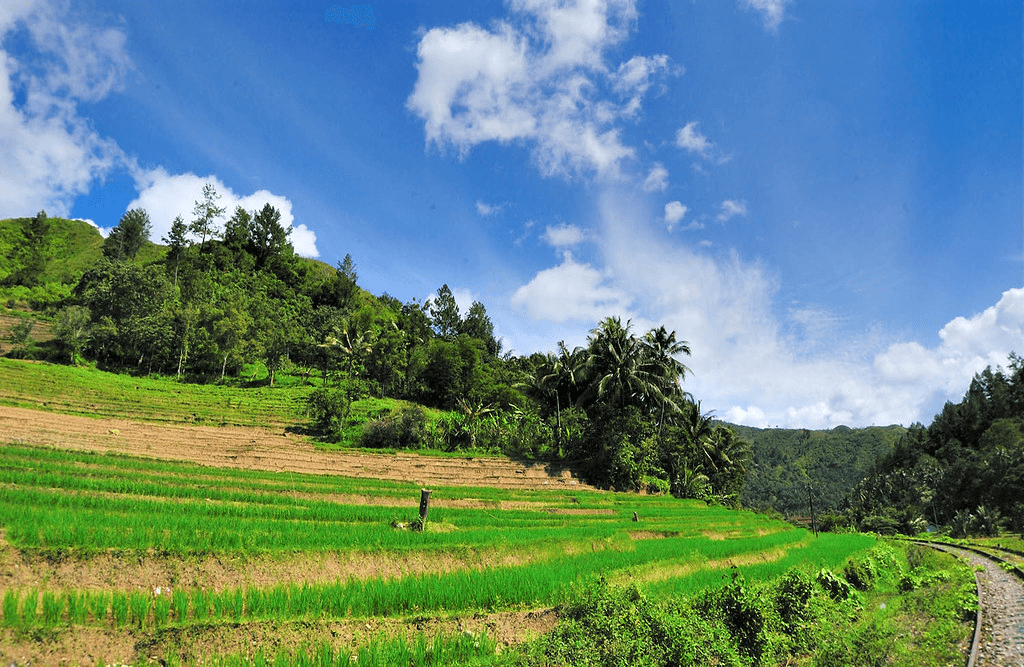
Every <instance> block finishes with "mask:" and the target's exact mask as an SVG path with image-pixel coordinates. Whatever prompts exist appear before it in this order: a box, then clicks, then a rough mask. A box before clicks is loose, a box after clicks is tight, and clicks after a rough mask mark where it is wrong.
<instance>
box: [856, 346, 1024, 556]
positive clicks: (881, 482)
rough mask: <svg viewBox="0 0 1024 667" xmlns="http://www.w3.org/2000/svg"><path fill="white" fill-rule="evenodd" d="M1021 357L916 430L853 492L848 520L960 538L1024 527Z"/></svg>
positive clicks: (983, 377) (985, 374)
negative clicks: (930, 528)
mask: <svg viewBox="0 0 1024 667" xmlns="http://www.w3.org/2000/svg"><path fill="white" fill-rule="evenodd" d="M1022 484H1024V360H1022V359H1021V358H1020V357H1018V356H1017V355H1016V354H1011V355H1010V358H1009V363H1008V368H1007V369H1006V370H1005V371H1004V370H1003V369H1002V368H997V369H995V370H993V369H992V368H991V367H990V368H986V369H985V370H984V371H982V372H981V373H979V374H977V375H976V376H975V377H974V380H973V381H972V382H971V386H970V388H969V389H968V390H967V393H966V394H965V395H964V398H963V400H962V401H961V402H960V403H956V404H954V403H950V402H947V403H946V405H945V407H943V409H942V412H941V413H940V414H938V415H936V417H935V419H934V421H933V422H932V424H931V425H930V426H928V427H927V428H925V427H924V426H923V425H921V424H915V425H914V426H912V427H911V428H910V429H909V430H908V431H907V432H906V433H905V434H904V435H903V437H902V438H901V439H900V440H899V441H898V442H897V443H896V446H895V448H894V449H893V450H892V452H890V453H889V454H887V455H886V456H883V457H881V458H880V459H879V460H878V462H877V463H876V464H875V465H874V466H873V467H872V469H871V470H870V473H869V474H868V475H867V476H865V477H864V479H863V480H861V481H860V482H859V483H858V484H857V486H856V487H855V488H854V489H853V491H852V493H851V497H850V503H849V507H848V511H847V515H848V516H849V518H850V522H851V523H852V524H854V525H857V526H858V527H860V528H861V529H875V530H878V531H879V532H882V531H898V532H901V533H905V534H917V533H919V532H921V531H922V530H924V529H925V528H926V527H927V525H928V524H929V523H930V524H932V525H935V526H945V527H946V528H947V529H948V530H949V531H950V532H951V533H952V534H953V535H955V536H968V535H995V534H997V533H998V532H999V531H1000V530H1001V529H1007V528H1009V529H1013V530H1021V529H1024V513H1022V512H1021V509H1022V507H1024V506H1022V505H1021V504H1020V489H1021V485H1022Z"/></svg>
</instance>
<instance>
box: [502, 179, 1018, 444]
mask: <svg viewBox="0 0 1024 667" xmlns="http://www.w3.org/2000/svg"><path fill="white" fill-rule="evenodd" d="M599 215H600V219H601V226H600V233H599V235H598V236H597V237H595V238H594V240H595V241H596V242H597V243H598V244H599V245H600V247H601V248H602V250H603V261H602V262H601V263H600V264H599V265H590V264H580V263H578V262H576V261H575V260H573V258H572V257H570V256H568V255H566V256H565V257H564V259H563V261H562V262H561V264H559V265H557V266H554V267H552V268H549V269H545V270H543V271H540V272H539V273H538V274H537V275H536V276H535V277H534V278H533V279H532V280H531V281H530V282H529V283H528V284H526V285H524V286H523V287H520V288H519V290H517V291H516V293H515V295H514V297H513V300H512V304H513V305H514V306H517V307H520V308H523V309H525V310H526V312H527V314H528V315H529V316H530V317H533V318H534V319H537V320H543V321H550V322H578V326H573V325H569V326H568V330H566V331H564V332H560V333H559V334H558V335H559V336H560V337H565V338H567V339H569V338H576V339H579V338H581V337H583V336H584V333H583V332H585V331H586V329H589V328H590V327H591V326H593V324H594V323H595V322H596V321H598V320H600V319H601V318H603V317H605V316H607V315H611V314H619V315H623V316H626V317H631V318H633V321H634V324H635V325H636V327H637V329H639V330H641V331H642V330H644V329H645V328H647V327H652V326H656V325H659V324H664V325H666V326H667V327H669V328H670V329H673V330H675V331H676V332H677V333H678V335H679V337H680V338H682V339H685V340H688V341H689V342H690V344H691V348H692V349H693V356H692V357H691V358H688V359H686V363H687V365H688V366H690V367H691V368H692V369H693V374H692V375H691V376H690V377H689V378H688V379H687V389H688V390H689V391H691V392H693V393H694V395H696V396H697V397H699V398H700V399H701V400H702V401H703V405H704V407H705V409H714V410H715V411H716V414H717V415H718V416H719V417H721V418H723V419H726V420H728V421H732V422H736V423H741V424H749V425H752V426H791V427H807V428H831V427H834V426H837V425H840V424H846V425H850V426H867V425H871V424H892V423H902V424H910V423H912V422H915V421H925V422H927V421H928V420H929V419H931V417H932V416H933V415H934V413H935V412H936V411H937V410H938V409H939V408H941V405H942V403H943V402H944V401H945V400H959V398H960V397H961V396H962V395H963V393H964V391H965V390H966V389H967V386H968V385H969V383H970V379H971V377H972V376H973V375H974V374H975V373H977V372H980V371H981V370H983V369H984V368H985V366H987V365H992V366H995V365H999V364H1005V363H1006V360H1007V357H1008V355H1009V353H1010V352H1012V351H1017V352H1020V348H1021V347H1022V341H1024V289H1012V290H1008V291H1006V292H1005V293H1004V294H1003V295H1002V298H1001V299H1000V300H999V302H998V303H997V304H996V305H994V306H992V307H990V308H987V309H985V310H984V311H983V312H981V313H978V314H975V315H969V316H963V317H957V318H955V319H954V320H952V321H951V322H949V323H948V324H946V325H945V326H944V327H942V329H941V330H940V331H939V339H940V341H941V342H940V343H939V344H938V345H937V346H935V347H928V346H925V345H923V344H921V343H919V342H914V341H909V342H908V341H900V342H893V341H892V340H889V339H884V338H881V337H879V336H878V335H877V334H875V333H873V332H868V333H860V332H850V331H848V330H845V329H844V328H843V327H842V322H841V319H840V318H838V317H837V316H836V315H835V314H834V313H830V312H829V311H827V310H826V309H823V308H820V307H803V308H795V309H789V310H786V311H780V309H779V308H778V307H777V304H776V297H777V293H778V281H777V278H776V277H775V276H774V275H773V274H772V273H771V272H770V271H768V270H767V269H765V267H763V266H761V265H760V264H758V263H756V262H751V261H748V260H744V259H743V258H741V257H739V256H738V255H737V254H736V253H734V252H733V253H725V254H722V255H719V254H715V255H711V254H708V253H706V252H705V251H702V250H698V249H696V248H691V247H688V246H685V245H676V246H673V245H670V244H665V243H664V242H662V241H660V240H659V239H658V237H657V235H656V234H654V231H653V230H654V226H653V224H652V223H654V222H655V221H656V218H655V217H654V216H651V215H650V214H649V213H645V212H644V205H643V202H642V201H639V200H636V199H634V198H632V197H631V196H629V195H628V194H624V193H620V192H606V193H604V194H603V195H602V198H601V202H600V210H599Z"/></svg>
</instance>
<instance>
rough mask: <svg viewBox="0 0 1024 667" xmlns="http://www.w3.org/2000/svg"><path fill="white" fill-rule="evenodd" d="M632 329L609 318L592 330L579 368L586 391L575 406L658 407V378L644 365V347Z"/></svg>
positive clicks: (613, 318)
mask: <svg viewBox="0 0 1024 667" xmlns="http://www.w3.org/2000/svg"><path fill="white" fill-rule="evenodd" d="M631 328H632V323H631V322H630V321H629V320H627V321H626V324H625V325H623V324H622V320H621V319H620V318H618V317H608V318H605V319H604V320H602V321H601V323H600V324H599V325H597V327H596V328H594V329H593V330H591V332H590V338H589V339H588V340H589V343H590V344H589V346H588V348H587V352H588V355H587V359H586V361H585V362H584V364H583V368H582V369H581V370H582V374H583V377H584V379H585V380H586V384H587V388H586V390H585V391H584V392H583V393H582V394H581V395H580V397H579V399H578V400H577V403H578V404H580V405H584V404H591V403H594V402H596V401H603V402H605V403H606V404H608V405H611V406H614V407H615V408H616V409H621V408H622V407H624V406H625V405H627V404H630V403H632V404H635V405H640V406H643V405H644V404H645V403H646V404H649V405H650V404H654V405H660V401H661V400H663V399H664V397H663V395H662V392H661V389H660V387H659V382H658V376H657V375H655V373H654V372H653V370H652V367H651V365H649V364H647V363H646V362H647V354H646V351H645V348H644V346H643V344H642V343H641V341H640V340H639V339H638V338H637V337H636V336H634V335H633V333H632V332H631V331H630V329H631Z"/></svg>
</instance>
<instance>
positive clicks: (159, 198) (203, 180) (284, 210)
mask: <svg viewBox="0 0 1024 667" xmlns="http://www.w3.org/2000/svg"><path fill="white" fill-rule="evenodd" d="M133 176H134V178H135V182H136V189H137V190H138V192H139V196H138V198H136V199H135V200H134V201H132V202H131V203H130V204H128V209H133V208H144V209H145V210H146V212H147V213H149V219H150V221H151V222H152V223H153V231H152V239H153V240H154V241H155V242H158V243H159V242H160V239H162V238H163V237H164V236H166V235H167V233H168V232H169V231H170V229H171V223H172V222H173V221H174V218H175V216H178V215H180V216H181V217H182V218H183V219H184V220H185V222H190V221H191V220H192V217H193V215H192V211H193V208H194V207H195V202H196V201H198V200H200V199H202V195H203V186H204V185H206V184H207V183H212V184H213V186H214V188H215V189H216V190H217V194H219V195H220V196H221V199H220V200H219V202H218V205H220V206H222V207H224V209H225V216H226V217H225V219H227V217H230V216H231V214H232V213H233V212H234V210H235V208H236V207H237V206H241V207H242V208H244V209H245V210H247V211H250V212H251V211H255V210H258V209H261V208H263V206H264V205H266V204H270V205H271V206H273V207H275V208H276V209H277V210H279V211H280V212H281V224H282V225H283V226H284V227H285V228H291V230H292V233H291V237H290V240H291V243H292V246H294V248H295V252H296V253H298V254H299V255H302V256H303V257H319V256H320V252H319V251H318V250H317V247H316V233H315V232H314V231H313V230H311V229H309V228H308V227H306V226H305V225H298V226H295V225H294V221H295V216H294V215H293V214H292V203H291V201H290V200H289V199H288V198H286V197H283V196H281V195H276V194H274V193H272V192H268V191H267V190H258V191H256V192H254V193H252V194H250V195H245V196H240V195H238V194H236V193H235V192H234V191H233V190H232V189H231V188H229V187H228V186H226V185H224V183H223V182H222V181H221V180H220V179H218V178H217V177H216V176H206V177H200V176H196V175H195V174H191V173H186V174H173V175H172V174H168V173H167V171H166V170H165V169H163V168H162V167H157V168H156V169H150V170H142V169H135V170H134V173H133ZM221 224H223V220H222V221H221Z"/></svg>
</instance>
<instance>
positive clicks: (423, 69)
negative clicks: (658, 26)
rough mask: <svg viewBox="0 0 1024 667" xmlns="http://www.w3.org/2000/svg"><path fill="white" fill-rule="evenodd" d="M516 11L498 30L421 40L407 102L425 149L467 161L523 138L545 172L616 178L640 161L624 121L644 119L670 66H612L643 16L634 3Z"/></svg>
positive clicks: (471, 29) (518, 7) (439, 32)
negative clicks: (611, 58) (623, 166)
mask: <svg viewBox="0 0 1024 667" xmlns="http://www.w3.org/2000/svg"><path fill="white" fill-rule="evenodd" d="M510 8H511V10H512V12H511V14H510V15H509V16H508V17H507V18H506V19H505V20H503V21H498V22H496V23H495V24H494V25H493V27H492V28H491V29H485V28H482V27H480V26H477V25H475V24H473V23H463V24H460V25H457V26H455V27H453V28H432V29H430V30H428V31H427V32H426V33H425V34H424V35H423V36H422V38H421V39H420V42H419V44H418V46H417V56H418V61H417V63H416V68H417V71H418V77H417V80H416V85H415V88H414V90H413V92H412V94H411V95H410V96H409V99H408V101H407V105H408V107H409V109H410V110H412V111H413V112H414V113H415V114H416V115H418V116H419V117H420V118H421V119H422V120H423V121H424V131H425V134H426V140H427V143H428V145H436V146H438V147H440V148H444V147H447V146H451V147H453V148H455V149H456V150H457V151H458V152H459V154H460V155H461V156H465V155H466V154H467V153H468V152H469V151H470V149H472V147H473V146H475V145H477V144H480V143H483V142H490V141H497V142H499V143H508V142H513V141H517V142H526V143H527V144H528V145H530V146H531V148H532V154H533V158H534V161H535V162H536V164H537V165H538V167H539V168H540V170H541V172H542V173H543V174H545V175H547V176H552V175H563V176H571V175H575V174H592V173H596V174H598V175H603V176H613V177H614V176H617V175H618V173H619V165H620V163H621V162H622V161H623V160H625V159H629V158H632V157H634V155H635V150H634V149H633V148H632V147H630V146H628V145H626V144H625V143H624V142H623V140H622V134H621V127H620V126H619V123H621V122H622V121H624V120H628V119H630V118H633V117H634V116H635V115H636V114H637V112H638V110H639V109H640V105H641V101H642V98H643V96H644V94H645V93H646V92H647V90H648V88H649V87H650V82H651V80H652V77H654V76H656V75H657V74H659V73H660V72H663V71H664V70H665V69H666V68H667V65H668V58H667V57H666V56H664V55H655V56H633V57H631V58H630V59H629V60H627V61H625V62H624V63H621V64H620V65H618V66H609V64H608V63H606V61H605V52H606V51H608V50H609V49H610V47H613V46H616V45H619V44H621V43H622V42H623V41H624V40H625V39H626V37H627V36H628V34H629V31H630V30H631V28H632V26H633V24H634V22H635V20H636V16H637V13H636V7H635V4H634V2H633V0H609V1H607V2H588V1H584V0H577V1H575V2H572V1H570V2H559V3H550V2H542V1H540V0H517V1H515V2H512V3H510ZM599 84H601V85H599ZM609 88H610V94H603V93H602V92H601V91H602V90H607V89H609Z"/></svg>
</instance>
